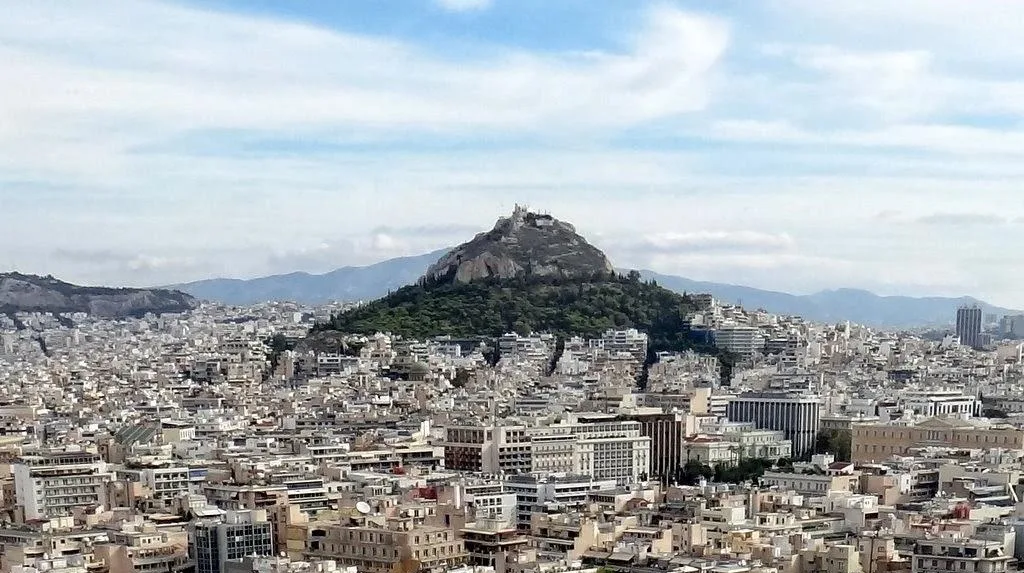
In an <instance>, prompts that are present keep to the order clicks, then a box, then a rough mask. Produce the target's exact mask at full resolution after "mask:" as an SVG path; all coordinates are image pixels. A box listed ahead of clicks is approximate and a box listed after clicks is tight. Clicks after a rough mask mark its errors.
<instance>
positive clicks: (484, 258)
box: [424, 206, 614, 283]
mask: <svg viewBox="0 0 1024 573" xmlns="http://www.w3.org/2000/svg"><path fill="white" fill-rule="evenodd" d="M612 272H614V267H612V264H611V261H609V260H608V257H606V256H605V254H604V253H602V252H601V251H600V250H599V249H598V248H596V247H594V246H593V245H591V244H590V243H588V242H587V240H586V239H584V238H583V237H581V236H579V235H578V234H576V229H575V228H574V227H573V226H572V225H570V224H569V223H566V222H564V221H559V220H558V219H555V218H554V217H551V216H550V215H542V214H538V213H531V212H529V211H527V210H526V209H525V208H523V207H519V206H516V209H515V211H513V213H512V216H511V217H502V218H501V219H498V222H497V224H495V225H494V228H493V229H491V230H490V231H488V232H486V233H480V234H479V235H477V236H476V237H474V238H473V240H471V241H469V242H468V243H463V244H461V245H459V246H458V247H455V249H453V250H452V251H450V252H449V253H448V254H446V255H445V256H443V257H441V259H440V260H438V261H437V262H436V263H434V264H433V265H431V266H430V268H428V269H427V272H426V274H425V275H424V278H425V279H426V280H427V281H429V282H457V283H468V282H472V281H475V280H481V279H488V278H494V279H511V278H516V277H521V276H540V277H554V278H586V277H591V276H593V275H594V274H595V273H612Z"/></svg>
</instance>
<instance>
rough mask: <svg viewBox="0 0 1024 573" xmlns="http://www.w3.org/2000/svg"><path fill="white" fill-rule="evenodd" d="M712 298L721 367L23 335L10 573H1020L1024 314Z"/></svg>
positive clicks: (269, 340)
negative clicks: (931, 324)
mask: <svg viewBox="0 0 1024 573" xmlns="http://www.w3.org/2000/svg"><path fill="white" fill-rule="evenodd" d="M699 298H702V305H701V307H702V309H703V310H701V311H698V312H696V313H695V314H694V316H692V317H691V318H690V325H691V328H692V330H693V332H695V333H698V334H699V335H701V336H703V337H704V339H705V341H706V342H707V343H708V344H710V345H712V346H713V347H717V348H718V349H719V350H720V351H722V352H720V353H719V354H717V355H716V354H714V353H709V352H704V353H696V352H684V353H662V354H661V355H660V356H658V360H657V361H656V362H654V363H653V364H649V366H645V361H647V360H648V339H647V335H646V334H645V333H644V332H639V331H637V330H633V329H625V330H612V331H608V332H606V333H605V334H604V335H603V336H602V337H600V338H594V339H584V338H581V337H577V338H570V339H567V340H564V341H562V342H561V343H557V341H556V339H555V337H554V336H552V335H546V334H543V333H541V334H531V335H523V334H514V333H510V334H507V335H505V336H503V337H501V338H499V339H497V340H491V341H490V344H491V346H492V347H496V348H489V347H487V346H486V343H481V341H480V340H472V339H467V340H462V339H454V338H450V337H439V338H434V339H428V340H408V339H401V338H399V337H393V336H391V335H389V334H387V333H379V334H376V335H373V336H348V337H347V339H346V344H345V345H344V351H341V350H340V349H339V350H337V351H334V352H328V351H323V350H322V349H318V350H313V349H307V347H306V346H304V345H303V344H301V341H303V340H304V339H305V338H306V336H307V334H308V333H309V331H310V329H311V328H312V327H313V325H314V324H316V323H317V322H318V321H321V322H322V321H326V320H327V319H328V318H329V316H330V314H331V313H332V312H338V311H340V310H343V306H342V305H333V306H325V307H317V308H313V307H303V306H299V305H295V304H286V303H266V304H263V305H258V306H253V307H244V308H243V307H227V306H221V305H214V304H205V305H203V306H202V307H200V308H199V309H197V310H195V311H193V312H189V313H187V314H176V315H162V316H154V315H147V316H145V317H143V318H136V319H123V320H99V319H95V318H92V317H90V316H88V315H85V314H75V315H63V316H54V315H50V314H38V313H36V314H32V313H20V314H12V315H10V316H3V315H0V379H2V380H3V381H4V383H3V384H2V385H0V456H2V458H0V486H2V487H0V501H2V513H0V520H2V523H0V566H2V571H4V572H8V571H10V572H15V573H100V572H109V573H130V572H139V573H142V572H149V573H152V572H191V571H195V572H196V573H228V572H230V573H242V572H260V573H271V572H273V573H277V572H282V573H283V572H310V573H313V572H316V573H328V572H338V573H341V572H344V573H355V572H367V573H417V572H429V573H442V572H451V573H485V572H486V573H492V572H493V573H563V572H569V571H574V572H575V571H579V572H589V573H597V572H599V571H600V572H602V573H655V572H665V573H690V572H694V573H696V572H702V573H712V572H713V573H745V572H759V573H766V572H784V573H812V572H828V573H858V572H863V573H883V572H895V571H907V572H919V571H956V572H964V571H969V572H997V571H1014V570H1017V563H1018V560H1020V559H1021V558H1022V557H1024V504H1022V503H1021V495H1022V494H1024V429H1022V428H1024V418H1022V416H1024V391H1022V389H1021V379H1022V374H1024V367H1022V346H1021V343H1020V342H1016V341H1014V339H1015V338H1020V334H1021V331H1024V318H1022V317H1013V316H1011V317H991V316H983V314H982V311H981V310H980V309H978V308H974V307H964V308H962V309H960V311H959V312H958V314H957V316H956V329H955V332H954V333H951V334H948V335H945V336H934V335H933V336H925V335H924V334H913V333H895V332H882V331H879V330H875V329H870V328H866V327H861V326H856V325H851V324H847V323H841V324H833V325H821V324H811V323H808V322H806V321H803V320H801V319H799V318H796V317H785V316H774V315H770V314H768V313H765V312H760V311H751V310H744V309H743V308H741V307H738V306H731V305H726V304H722V303H720V302H718V301H714V300H713V299H711V298H710V297H699ZM950 318H951V320H952V319H953V317H950ZM275 340H276V341H289V342H292V343H296V342H300V343H298V344H297V345H295V344H288V345H287V348H286V349H280V348H278V349H276V350H274V349H272V347H273V346H274V341H275ZM556 347H557V352H556ZM495 350H496V351H495ZM726 355H728V356H730V357H731V359H732V360H734V361H735V366H734V367H733V368H732V371H731V376H730V377H726V378H723V377H722V376H720V372H721V370H722V369H721V367H720V364H719V361H720V359H721V357H722V356H726ZM495 356H497V357H498V358H497V360H493V358H494V357H495ZM641 371H643V372H642V377H643V384H639V385H638V379H639V378H640V374H641Z"/></svg>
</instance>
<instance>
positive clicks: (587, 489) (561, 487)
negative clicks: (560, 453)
mask: <svg viewBox="0 0 1024 573" xmlns="http://www.w3.org/2000/svg"><path fill="white" fill-rule="evenodd" d="M502 486H503V487H504V490H505V491H506V492H509V493H513V494H515V496H516V500H517V501H516V510H517V513H516V520H517V525H518V526H519V527H520V528H521V529H522V528H525V529H529V527H530V514H531V513H533V511H534V510H538V509H539V508H540V506H543V505H545V504H549V503H551V504H562V505H566V506H570V507H572V506H575V505H578V504H582V503H585V502H586V500H587V496H588V494H590V493H591V492H595V491H610V490H614V489H616V487H617V484H616V483H615V480H613V479H608V480H595V479H593V478H591V477H590V476H582V475H568V474H558V475H550V476H546V477H543V478H536V477H533V476H529V475H519V476H513V477H511V478H509V479H507V480H505V481H504V482H502Z"/></svg>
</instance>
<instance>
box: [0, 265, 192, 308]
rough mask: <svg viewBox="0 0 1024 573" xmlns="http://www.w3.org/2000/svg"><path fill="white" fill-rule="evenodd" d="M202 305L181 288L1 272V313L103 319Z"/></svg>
mask: <svg viewBox="0 0 1024 573" xmlns="http://www.w3.org/2000/svg"><path fill="white" fill-rule="evenodd" d="M196 306H198V302H197V301H196V299H194V298H192V297H191V296H189V295H187V294H185V293H183V292H178V291H172V290H163V289H130V288H103V287H83V286H77V285H73V284H69V283H66V282H62V281H59V280H57V279H55V278H53V277H38V276H34V275H23V274H20V273H0V313H12V312H51V313H71V312H85V313H89V314H91V315H94V316H98V317H101V318H122V317H126V316H142V315H144V314H146V313H150V312H152V313H155V314H162V313H177V312H185V311H188V310H192V309H194V308H196Z"/></svg>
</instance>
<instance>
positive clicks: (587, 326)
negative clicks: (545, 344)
mask: <svg viewBox="0 0 1024 573" xmlns="http://www.w3.org/2000/svg"><path fill="white" fill-rule="evenodd" d="M694 310H695V305H694V302H693V300H692V299H691V298H690V297H687V296H684V295H680V294H676V293H674V292H672V291H669V290H667V289H664V288H661V287H659V286H658V285H657V284H654V283H645V282H642V281H641V280H640V279H639V277H638V276H637V275H635V274H631V275H630V276H627V277H620V276H612V277H608V276H605V277H600V278H596V277H595V278H592V279H585V280H545V279H540V278H534V279H528V278H523V279H512V280H502V281H495V280H486V281H474V282H472V283H468V284H459V283H439V284H417V285H411V286H407V287H404V288H401V289H399V290H397V291H395V292H393V293H391V294H389V295H388V296H386V297H384V298H382V299H380V300H377V301H374V302H371V303H369V304H366V305H363V306H361V307H358V308H356V309H353V310H351V311H348V312H345V313H341V314H339V315H336V316H334V317H332V319H331V321H330V322H329V323H327V324H322V325H319V326H318V329H320V330H339V331H342V332H350V333H364V334H372V333H375V332H391V333H394V334H400V335H402V336H406V337H411V338H426V337H431V336H438V335H445V334H447V335H452V336H460V337H461V336H500V335H502V334H504V333H506V332H513V331H515V332H518V333H520V334H526V333H530V332H550V333H553V334H556V335H558V336H560V337H569V336H573V335H579V336H584V337H595V336H598V335H600V334H601V333H603V332H604V331H606V330H608V329H611V328H630V327H633V328H637V329H640V330H642V331H644V332H647V333H648V335H649V336H650V337H651V346H652V348H655V349H657V350H671V349H682V348H686V347H688V343H687V322H686V320H687V318H688V317H689V316H690V314H691V313H692V312H693V311H694Z"/></svg>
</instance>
